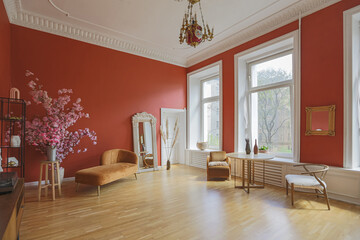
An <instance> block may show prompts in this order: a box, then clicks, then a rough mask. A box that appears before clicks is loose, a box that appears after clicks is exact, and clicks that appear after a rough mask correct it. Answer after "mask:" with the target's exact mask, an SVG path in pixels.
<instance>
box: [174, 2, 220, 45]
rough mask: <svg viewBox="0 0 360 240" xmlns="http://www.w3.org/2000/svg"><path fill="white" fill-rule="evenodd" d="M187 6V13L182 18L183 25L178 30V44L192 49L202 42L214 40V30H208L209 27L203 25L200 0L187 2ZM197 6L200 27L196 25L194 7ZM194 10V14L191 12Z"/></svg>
mask: <svg viewBox="0 0 360 240" xmlns="http://www.w3.org/2000/svg"><path fill="white" fill-rule="evenodd" d="M188 2H189V5H188V8H187V12H186V13H185V16H184V18H183V23H182V26H181V29H180V36H179V40H180V44H182V43H184V42H185V41H186V43H187V44H188V45H190V46H192V47H196V46H197V45H199V44H200V43H202V42H204V41H206V40H207V41H211V40H212V39H213V38H214V28H212V30H210V28H209V25H208V24H206V25H205V21H204V17H203V14H202V9H201V3H200V0H188ZM196 5H198V6H199V11H200V15H201V21H202V26H201V25H200V24H201V23H200V24H199V23H198V20H197V15H196V12H195V6H196ZM193 9H194V12H193Z"/></svg>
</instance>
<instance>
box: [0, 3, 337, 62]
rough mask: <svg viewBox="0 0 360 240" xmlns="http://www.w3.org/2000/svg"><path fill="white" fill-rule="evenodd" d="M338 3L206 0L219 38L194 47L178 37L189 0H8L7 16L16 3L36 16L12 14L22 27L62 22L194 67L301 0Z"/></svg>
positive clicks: (208, 17) (204, 6) (131, 49)
mask: <svg viewBox="0 0 360 240" xmlns="http://www.w3.org/2000/svg"><path fill="white" fill-rule="evenodd" d="M334 1H336V0H325V1H324V0H202V1H201V3H202V10H203V14H204V18H205V21H207V22H208V24H209V26H210V27H212V26H214V28H215V31H214V32H215V37H214V39H213V40H212V41H211V42H205V43H202V44H200V45H199V46H198V47H196V48H193V47H189V46H187V45H186V44H183V45H180V43H179V39H178V37H179V29H180V26H181V23H182V18H183V15H184V13H185V9H186V8H187V0H183V1H180V2H178V1H175V0H102V1H99V0H31V1H29V0H4V2H5V6H6V9H7V12H8V15H9V12H11V11H14V10H13V9H12V6H10V5H11V4H13V5H14V7H13V8H16V11H17V13H19V12H21V13H22V14H23V15H24V16H28V18H31V17H33V18H34V19H35V20H31V19H30V20H29V19H27V20H26V21H25V20H24V18H26V17H22V19H21V17H19V15H20V14H17V15H16V16H15V15H12V17H11V16H9V19H10V22H12V23H15V24H19V22H21V21H22V22H24V21H25V22H26V24H25V23H23V24H19V25H26V26H27V27H31V28H37V29H39V28H40V29H39V30H44V31H48V32H52V33H55V34H59V33H57V32H56V31H63V32H64V30H63V29H62V27H55V25H56V24H58V23H59V24H62V25H61V26H65V25H66V26H72V27H75V28H76V29H77V30H79V29H80V30H83V31H85V33H84V34H83V33H81V34H78V36H75V37H74V36H70V35H76V31H75V30H73V31H69V30H67V34H65V35H67V37H72V38H76V39H79V38H80V37H81V36H80V35H83V36H82V37H83V38H86V37H88V35H87V34H86V33H95V34H97V35H99V36H104V37H106V40H103V41H102V42H103V44H99V45H109V47H110V48H115V49H117V47H116V44H115V42H116V40H119V41H122V42H125V43H127V44H125V45H124V44H123V45H121V46H124V47H125V48H128V51H127V50H125V51H127V52H131V53H134V54H137V55H142V56H145V57H150V58H154V59H157V60H163V61H165V62H170V63H174V64H177V65H182V66H189V65H191V64H194V63H195V62H198V61H200V60H203V59H202V58H204V57H208V56H210V55H211V54H210V55H209V53H207V52H209V51H210V50H211V49H212V52H213V54H215V49H216V51H219V50H221V49H222V48H224V47H225V46H222V47H221V44H222V43H223V42H226V41H228V40H229V39H231V38H233V36H234V35H236V34H238V33H241V32H244V31H248V30H249V29H251V28H254V27H255V26H256V25H257V24H259V23H261V22H265V21H267V20H269V19H272V21H274V20H273V19H275V16H276V15H279V14H280V13H282V15H283V17H282V18H284V12H286V11H287V10H289V11H290V10H292V11H294V9H295V7H297V8H299V6H301V5H300V4H301V3H304V4H305V3H307V4H308V5H304V4H303V5H304V6H307V7H309V3H315V2H321V3H322V5H324V2H328V4H329V2H334ZM319 4H320V3H319ZM319 4H318V5H319ZM318 5H316V6H317V7H318ZM299 9H300V8H299ZM300 11H301V9H300ZM294 14H295V15H297V13H293V14H292V15H291V17H292V18H293V17H294V16H293V15H294ZM10 15H11V13H10ZM36 17H39V19H46V20H50V21H52V22H53V23H54V24H53V25H52V26H51V27H50V26H47V25H46V24H45V23H43V24H42V27H41V26H38V27H36V26H33V25H41V20H38V21H37V20H36ZM14 18H16V19H14ZM276 25H278V23H276ZM59 26H60V25H59ZM49 28H50V30H51V29H52V31H50V30H49ZM264 30H266V29H264ZM268 30H269V29H268ZM60 35H62V34H60ZM253 35H254V34H253ZM79 40H83V41H87V40H86V39H85V40H84V39H79ZM100 40H101V39H100ZM100 40H99V41H100ZM88 42H91V41H88ZM100 42H101V41H100ZM92 43H94V42H92ZM95 44H96V43H95ZM111 45H114V46H111ZM118 45H119V44H118ZM119 46H120V45H119ZM119 48H120V49H118V50H122V49H121V48H122V47H119ZM136 49H138V51H139V53H137V52H136ZM140 49H142V50H140ZM147 55H149V56H147ZM202 56H203V57H202Z"/></svg>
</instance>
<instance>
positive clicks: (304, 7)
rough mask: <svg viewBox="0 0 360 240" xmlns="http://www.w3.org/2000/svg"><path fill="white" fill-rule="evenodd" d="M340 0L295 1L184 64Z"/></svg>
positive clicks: (201, 58) (195, 62) (230, 46)
mask: <svg viewBox="0 0 360 240" xmlns="http://www.w3.org/2000/svg"><path fill="white" fill-rule="evenodd" d="M340 1H341V0H302V1H300V2H297V3H295V4H293V5H292V6H290V7H288V8H286V9H284V10H281V11H279V12H277V13H275V14H273V15H271V16H270V17H268V18H266V19H264V20H262V21H259V22H257V23H255V24H253V25H252V26H250V27H248V28H246V29H244V30H242V31H240V32H237V33H234V34H233V35H232V36H231V37H230V38H227V39H226V40H224V41H221V42H217V43H215V44H214V45H210V46H209V47H208V48H206V49H204V50H202V51H200V52H198V53H196V54H194V55H192V56H190V57H188V59H187V62H186V65H187V66H193V65H195V64H197V63H200V62H202V61H204V60H206V59H208V58H211V57H213V56H216V55H218V54H220V53H223V52H225V51H227V50H230V49H232V48H234V47H237V46H239V45H241V44H243V43H246V42H248V41H250V40H252V39H255V38H257V37H260V36H262V35H264V34H266V33H269V32H271V31H273V30H275V29H278V28H280V27H282V26H285V25H286V24H289V23H291V22H293V21H296V20H297V19H299V17H300V16H301V17H305V16H307V15H310V14H312V13H314V12H316V11H319V10H321V9H323V8H325V7H328V6H330V5H332V4H334V3H337V2H340Z"/></svg>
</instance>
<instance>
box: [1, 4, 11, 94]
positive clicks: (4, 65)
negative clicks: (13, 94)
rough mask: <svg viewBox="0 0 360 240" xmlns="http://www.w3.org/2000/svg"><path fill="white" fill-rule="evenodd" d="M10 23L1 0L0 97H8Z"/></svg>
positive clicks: (9, 81) (9, 82) (9, 80)
mask: <svg viewBox="0 0 360 240" xmlns="http://www.w3.org/2000/svg"><path fill="white" fill-rule="evenodd" d="M10 39H11V34H10V23H9V20H8V17H7V14H6V11H5V7H4V3H3V1H0V97H9V90H10V85H11V75H10V73H11V71H10Z"/></svg>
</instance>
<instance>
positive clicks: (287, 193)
mask: <svg viewBox="0 0 360 240" xmlns="http://www.w3.org/2000/svg"><path fill="white" fill-rule="evenodd" d="M285 182H286V195H289V183H288V181H287V180H285Z"/></svg>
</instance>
